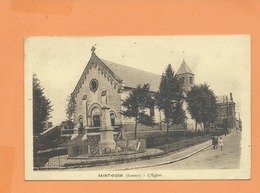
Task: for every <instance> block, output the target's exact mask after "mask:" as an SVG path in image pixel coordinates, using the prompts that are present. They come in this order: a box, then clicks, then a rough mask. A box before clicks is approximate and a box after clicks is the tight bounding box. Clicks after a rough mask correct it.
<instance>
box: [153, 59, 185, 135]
mask: <svg viewBox="0 0 260 193" xmlns="http://www.w3.org/2000/svg"><path fill="white" fill-rule="evenodd" d="M182 92H183V90H182V82H181V81H180V80H178V77H177V75H176V74H174V71H173V69H172V66H171V65H170V64H169V65H168V67H167V68H166V70H165V73H163V74H162V77H161V82H160V87H159V91H158V92H157V93H156V95H155V99H156V106H157V107H158V109H159V110H162V111H163V114H164V117H165V123H166V125H167V133H166V136H168V133H169V127H170V124H180V123H183V122H184V121H185V118H186V116H185V112H184V110H183V108H182V102H183V95H182Z"/></svg>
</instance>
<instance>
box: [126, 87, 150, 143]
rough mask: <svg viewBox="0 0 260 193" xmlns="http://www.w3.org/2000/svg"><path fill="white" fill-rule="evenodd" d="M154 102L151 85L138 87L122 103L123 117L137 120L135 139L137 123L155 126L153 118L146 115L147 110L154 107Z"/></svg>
mask: <svg viewBox="0 0 260 193" xmlns="http://www.w3.org/2000/svg"><path fill="white" fill-rule="evenodd" d="M153 104H154V100H153V99H152V94H151V92H150V85H149V84H144V85H143V86H142V85H138V86H137V88H134V89H132V91H131V93H130V94H129V96H128V97H126V99H124V100H123V101H122V106H123V107H124V108H125V110H124V111H122V112H121V113H122V115H124V116H125V117H129V118H134V119H135V139H136V132H137V123H140V124H144V125H147V126H153V125H155V123H154V120H153V118H152V117H150V116H149V115H147V114H146V113H145V110H146V109H147V108H149V107H151V106H153Z"/></svg>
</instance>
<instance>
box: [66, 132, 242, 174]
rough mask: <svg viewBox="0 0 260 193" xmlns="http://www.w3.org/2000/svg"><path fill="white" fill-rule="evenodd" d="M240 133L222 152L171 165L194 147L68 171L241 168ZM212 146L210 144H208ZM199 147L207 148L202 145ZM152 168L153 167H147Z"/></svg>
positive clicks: (226, 141) (203, 153)
mask: <svg viewBox="0 0 260 193" xmlns="http://www.w3.org/2000/svg"><path fill="white" fill-rule="evenodd" d="M240 140H241V134H240V133H233V134H231V135H230V136H228V137H227V138H226V139H224V149H223V150H220V147H218V149H213V147H212V146H210V147H209V148H207V149H205V150H203V151H201V152H199V153H197V154H195V155H192V156H190V157H189V158H187V159H183V160H181V161H177V162H174V163H170V162H169V160H171V159H172V160H173V159H174V157H176V156H177V155H178V154H186V152H191V149H192V148H194V147H190V148H187V149H185V150H182V151H180V152H174V153H171V154H168V155H166V156H164V157H161V158H154V159H150V160H140V161H135V162H129V163H122V164H113V165H106V166H96V167H86V168H77V169H76V168H75V169H66V170H80V171H95V170H110V171H111V170H114V171H115V170H125V169H127V170H135V169H139V170H183V169H185V170H187V169H194V170H195V169H236V168H239V162H240V153H241V148H240ZM206 143H207V144H210V142H206ZM197 146H201V147H202V146H205V145H204V144H200V145H197ZM185 151H186V152H185ZM167 163H170V164H167ZM147 165H148V166H152V165H155V166H152V167H147Z"/></svg>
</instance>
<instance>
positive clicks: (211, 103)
mask: <svg viewBox="0 0 260 193" xmlns="http://www.w3.org/2000/svg"><path fill="white" fill-rule="evenodd" d="M216 103H217V102H216V96H215V94H214V92H213V90H211V89H210V88H209V86H208V85H207V84H201V85H195V86H193V87H192V88H191V90H190V91H189V92H188V94H187V104H188V110H189V112H190V114H191V117H192V118H193V119H195V121H196V130H197V123H203V127H204V130H205V128H206V124H207V123H210V122H214V121H215V120H216V118H217V106H216Z"/></svg>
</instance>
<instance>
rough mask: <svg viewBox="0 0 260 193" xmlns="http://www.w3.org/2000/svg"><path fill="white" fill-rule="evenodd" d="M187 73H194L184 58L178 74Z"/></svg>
mask: <svg viewBox="0 0 260 193" xmlns="http://www.w3.org/2000/svg"><path fill="white" fill-rule="evenodd" d="M185 73H190V74H193V72H192V71H191V69H190V68H189V66H188V65H187V64H186V62H185V60H183V62H182V64H181V66H180V68H179V70H178V72H177V74H178V75H179V74H185Z"/></svg>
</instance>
